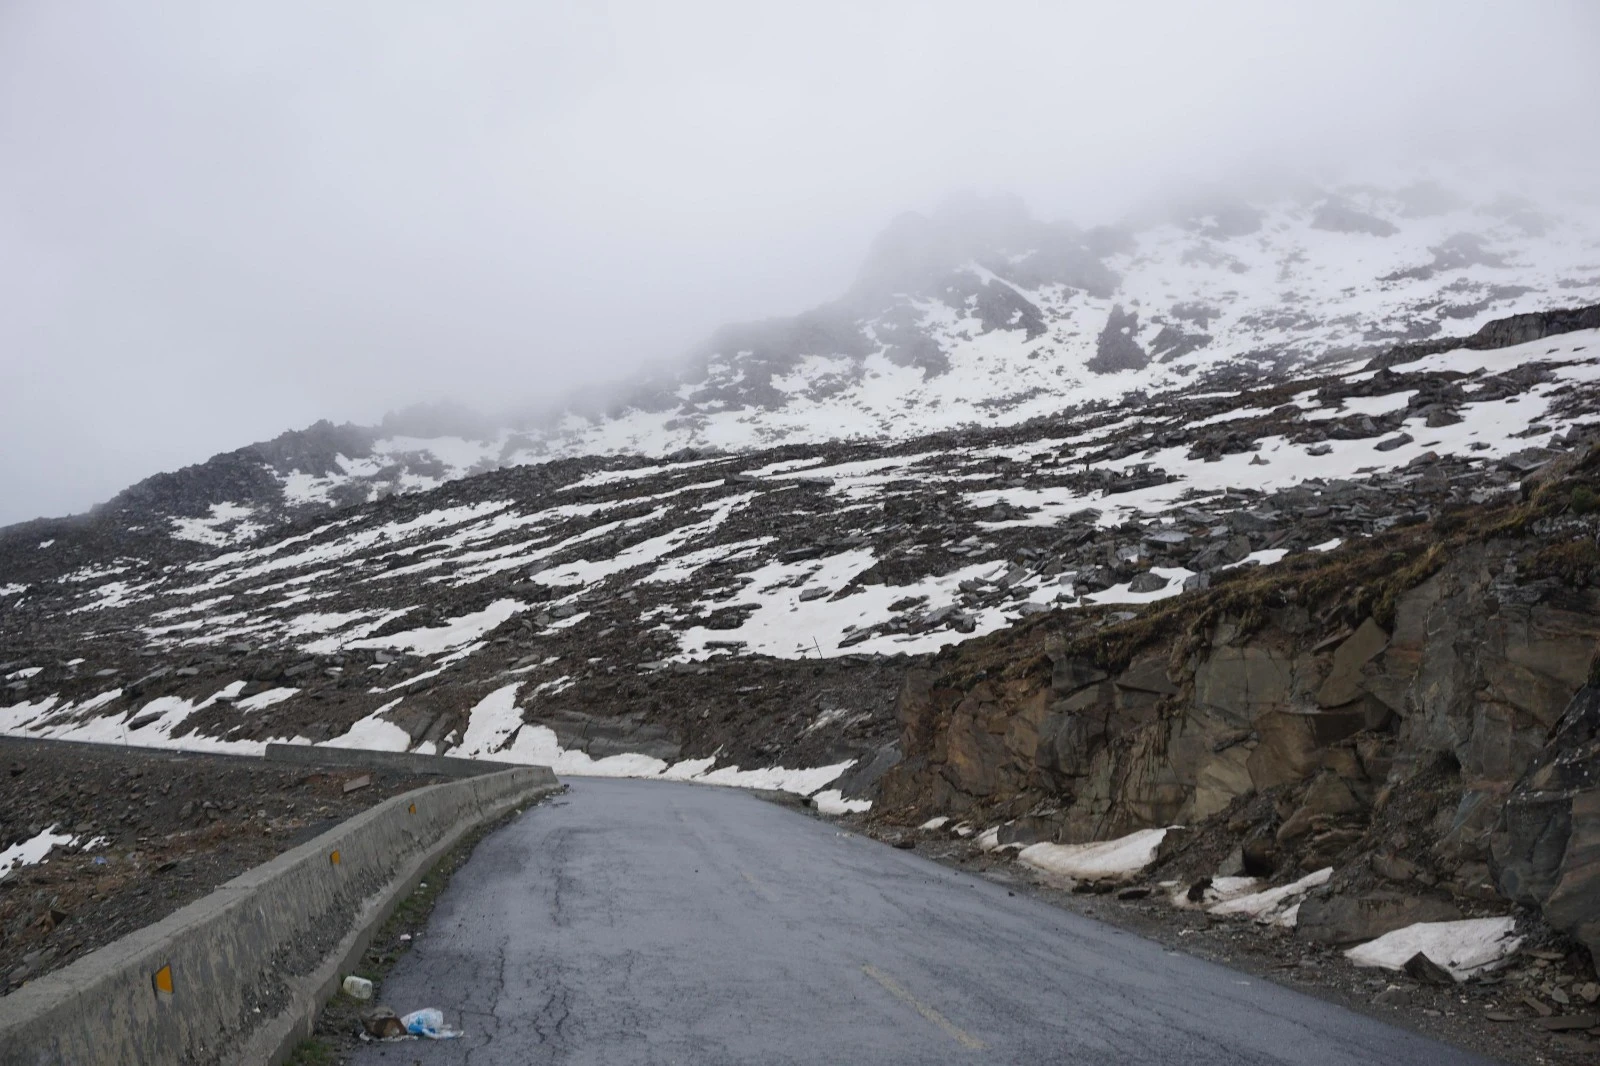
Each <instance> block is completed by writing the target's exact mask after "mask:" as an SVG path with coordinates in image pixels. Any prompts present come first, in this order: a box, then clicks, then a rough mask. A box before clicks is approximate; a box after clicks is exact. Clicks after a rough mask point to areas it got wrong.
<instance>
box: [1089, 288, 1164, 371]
mask: <svg viewBox="0 0 1600 1066" xmlns="http://www.w3.org/2000/svg"><path fill="white" fill-rule="evenodd" d="M1138 332H1139V315H1138V313H1137V312H1134V311H1124V310H1123V309H1122V305H1121V304H1116V305H1114V306H1113V307H1112V308H1111V314H1110V315H1109V316H1108V317H1107V318H1106V325H1105V328H1104V329H1102V330H1101V331H1100V339H1099V340H1098V341H1097V342H1096V343H1095V354H1094V358H1092V359H1090V360H1089V363H1088V366H1089V369H1090V370H1092V371H1094V372H1095V373H1096V374H1114V373H1116V372H1117V371H1119V370H1142V369H1144V368H1145V367H1146V366H1149V365H1150V356H1149V355H1148V354H1147V353H1146V352H1145V350H1144V349H1143V348H1142V347H1140V345H1139V342H1138V341H1137V340H1135V339H1134V338H1135V337H1136V336H1137V335H1138Z"/></svg>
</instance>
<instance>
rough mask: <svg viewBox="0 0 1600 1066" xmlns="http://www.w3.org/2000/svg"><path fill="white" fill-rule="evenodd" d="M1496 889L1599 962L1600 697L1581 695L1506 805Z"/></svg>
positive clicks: (1592, 691) (1597, 692)
mask: <svg viewBox="0 0 1600 1066" xmlns="http://www.w3.org/2000/svg"><path fill="white" fill-rule="evenodd" d="M1492 853H1493V859H1494V862H1493V866H1494V874H1495V883H1496V885H1497V886H1498V887H1499V889H1500V891H1501V892H1503V893H1504V894H1505V895H1507V896H1509V897H1510V898H1512V899H1514V900H1517V901H1518V902H1519V903H1526V904H1528V905H1530V906H1538V907H1540V908H1542V909H1543V911H1544V914H1545V917H1546V918H1547V919H1548V920H1549V921H1550V924H1552V925H1554V926H1555V927H1557V928H1558V929H1562V930H1564V931H1566V932H1568V933H1571V934H1572V935H1573V936H1575V937H1577V938H1578V939H1579V940H1582V941H1583V942H1584V943H1585V944H1587V945H1588V947H1589V951H1590V952H1591V953H1592V954H1593V955H1594V956H1595V957H1596V958H1597V959H1600V689H1597V688H1594V687H1592V686H1588V687H1585V688H1584V689H1583V690H1582V691H1581V692H1579V693H1578V695H1577V696H1576V697H1574V698H1573V700H1572V703H1571V705H1570V706H1569V707H1568V708H1567V711H1566V713H1565V714H1564V715H1563V716H1562V718H1561V721H1560V723H1559V724H1558V725H1557V726H1556V729H1555V730H1554V731H1553V733H1552V734H1551V737H1550V740H1549V742H1548V743H1547V744H1546V745H1545V746H1544V748H1543V750H1541V751H1540V752H1539V754H1538V755H1537V757H1536V758H1535V759H1534V761H1533V764H1532V766H1531V767H1530V768H1529V770H1528V772H1527V774H1526V775H1525V776H1524V777H1523V778H1522V780H1521V781H1519V782H1518V783H1517V786H1516V789H1515V790H1514V791H1513V792H1512V793H1511V796H1510V798H1509V799H1508V800H1507V801H1506V804H1505V808H1504V810H1503V811H1502V812H1501V815H1500V822H1499V824H1498V825H1497V826H1496V829H1495V833H1494V836H1493V838H1492Z"/></svg>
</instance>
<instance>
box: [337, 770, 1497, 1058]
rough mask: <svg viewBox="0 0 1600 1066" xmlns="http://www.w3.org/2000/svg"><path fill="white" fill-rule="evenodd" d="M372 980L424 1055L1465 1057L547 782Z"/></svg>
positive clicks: (838, 832) (869, 850)
mask: <svg viewBox="0 0 1600 1066" xmlns="http://www.w3.org/2000/svg"><path fill="white" fill-rule="evenodd" d="M569 783H570V784H571V791H570V792H569V793H567V794H566V795H564V796H560V797H557V798H555V799H554V800H552V801H549V802H547V803H545V804H543V805H541V806H537V807H534V808H531V809H529V810H528V811H526V812H525V813H524V814H522V815H521V816H520V817H518V818H516V819H515V820H514V821H512V822H511V823H510V824H508V825H506V826H505V827H503V828H501V829H499V830H497V831H496V832H494V833H493V834H491V835H490V836H488V837H486V838H485V839H484V840H483V841H482V842H481V843H480V844H479V845H478V847H477V850H476V851H475V853H474V854H473V856H472V858H471V859H470V860H469V861H468V862H467V863H466V865H464V866H463V867H462V868H461V869H460V870H459V871H458V872H457V873H456V875H455V877H454V879H453V880H452V882H451V884H450V886H449V887H448V889H447V890H446V891H445V892H444V893H443V895H442V896H441V898H440V901H439V904H438V906H437V908H436V909H435V911H434V913H433V916H432V918H431V920H430V922H429V925H428V927H427V929H426V931H425V932H424V933H423V934H422V935H421V936H419V937H418V938H417V941H416V942H415V944H414V946H413V949H412V950H411V951H410V952H408V953H407V954H406V955H405V956H403V957H402V959H401V960H400V962H399V963H398V964H397V965H396V967H395V969H394V970H393V972H392V973H391V974H390V976H389V978H388V979H387V980H386V982H385V984H384V988H383V999H384V1001H385V1002H386V1003H388V1004H389V1005H391V1006H393V1007H394V1008H395V1009H396V1010H398V1011H400V1012H401V1013H405V1012H406V1011H409V1010H413V1009H416V1008H419V1007H425V1006H432V1007H440V1008H442V1009H443V1010H444V1012H445V1017H446V1019H447V1021H448V1022H449V1023H451V1024H454V1025H458V1026H460V1027H462V1028H463V1029H464V1030H465V1036H464V1037H463V1038H462V1039H459V1040H450V1041H426V1040H422V1041H416V1042H404V1043H385V1044H369V1045H366V1046H363V1047H361V1048H360V1049H358V1050H357V1051H356V1053H355V1056H354V1058H353V1060H352V1061H353V1062H355V1063H358V1064H361V1066H379V1064H382V1066H394V1064H404V1066H412V1064H413V1063H419V1062H420V1063H423V1064H427V1066H431V1064H434V1063H440V1064H467V1063H473V1064H506V1066H515V1064H525V1063H526V1064H535V1063H564V1064H565V1063H572V1064H591V1063H592V1064H597V1066H598V1064H612V1066H615V1064H620V1063H661V1064H667V1063H682V1064H686V1066H711V1064H725V1063H726V1064H741V1066H746V1064H789V1063H841V1064H852V1066H872V1064H889V1063H895V1064H899V1063H962V1062H972V1063H995V1062H1000V1063H1029V1064H1032V1063H1073V1064H1083V1066H1089V1064H1112V1063H1115V1064H1130V1066H1132V1064H1145V1063H1150V1064H1156V1063H1161V1064H1169V1063H1181V1064H1184V1066H1211V1064H1217V1066H1221V1064H1227V1066H1246V1064H1258V1063H1259V1064H1266V1063H1294V1064H1297V1066H1354V1064H1358V1063H1361V1064H1365V1063H1373V1062H1389V1063H1420V1064H1435V1063H1436V1064H1439V1066H1445V1064H1450V1066H1472V1064H1486V1063H1488V1062H1489V1060H1487V1059H1481V1058H1476V1057H1474V1056H1472V1055H1469V1054H1467V1053H1465V1052H1462V1051H1460V1050H1457V1049H1454V1048H1450V1047H1447V1046H1445V1045H1443V1044H1439V1043H1436V1042H1434V1041H1431V1040H1428V1039H1426V1038H1424V1037H1422V1036H1419V1035H1417V1034H1415V1033H1412V1032H1409V1031H1407V1030H1403V1029H1399V1028H1395V1027H1392V1026H1388V1025H1385V1024H1383V1023H1382V1022H1379V1021H1375V1020H1373V1019H1371V1018H1367V1017H1364V1016H1362V1015H1360V1014H1357V1013H1354V1012H1351V1011H1349V1010H1346V1009H1344V1008H1342V1007H1339V1006H1337V1005H1334V1004H1330V1003H1326V1002H1323V1001H1321V1000H1318V999H1314V998H1311V997H1308V996H1305V995H1301V994H1299V993H1297V992H1294V991H1292V990H1290V989H1287V988H1283V987H1280V986H1278V985H1275V984H1272V983H1270V982H1267V981H1263V980H1261V979H1259V978H1256V977H1254V976H1250V975H1248V974H1245V973H1241V972H1236V971H1233V970H1229V969H1226V968H1223V967H1220V966H1217V965H1214V964H1212V963H1208V962H1205V961H1202V960H1199V959H1195V958H1192V957H1189V956H1186V955H1182V954H1178V953H1174V952H1171V951H1169V950H1167V949H1166V948H1164V947H1163V946H1162V945H1160V944H1157V943H1154V942H1152V941H1148V940H1144V939H1141V938H1140V937H1138V936H1136V935H1134V934H1132V933H1127V932H1123V931H1120V930H1117V929H1114V928H1112V927H1110V926H1107V925H1103V924H1100V923H1098V922H1095V921H1092V920H1089V919H1086V918H1083V917H1080V916H1077V915H1074V914H1071V913H1068V912H1066V911H1064V910H1061V909H1059V908H1056V907H1052V906H1050V905H1048V904H1046V903H1044V902H1042V901H1039V900H1035V899H1031V898H1028V897H1027V896H1025V895H1012V894H1011V893H1010V892H1009V891H1008V890H1007V889H1006V888H1005V886H1004V885H1001V884H998V883H994V882H990V881H987V880H984V879H982V878H979V877H974V876H971V875H968V874H965V873H962V872H960V871H956V870H951V869H948V868H946V867H944V866H941V865H939V864H937V863H934V862H932V861H929V860H927V859H924V858H921V857H918V856H917V855H915V854H914V853H911V852H906V851H899V850H895V849H892V848H890V847H887V846H885V845H883V844H881V843H878V842H876V841H873V840H869V839H865V838H863V837H861V836H859V835H856V834H853V833H850V832H848V831H845V830H843V829H841V828H839V827H837V826H835V825H832V824H830V823H828V822H824V821H821V820H818V819H815V818H811V817H808V816H806V815H804V814H801V813H799V812H796V811H792V810H787V809H784V808H783V807H780V806H778V805H775V804H772V803H769V802H766V801H764V800H762V799H760V798H758V797H755V796H752V795H750V794H747V793H743V792H740V791H738V790H734V789H726V788H715V787H706V786H700V785H686V784H671V783H663V782H654V781H633V780H601V779H583V778H577V779H569Z"/></svg>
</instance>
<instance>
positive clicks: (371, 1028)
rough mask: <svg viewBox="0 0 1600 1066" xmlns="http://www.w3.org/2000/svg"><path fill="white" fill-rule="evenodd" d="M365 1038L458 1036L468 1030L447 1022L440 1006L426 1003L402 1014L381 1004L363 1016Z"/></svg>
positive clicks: (400, 1038) (432, 1038)
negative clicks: (424, 1005)
mask: <svg viewBox="0 0 1600 1066" xmlns="http://www.w3.org/2000/svg"><path fill="white" fill-rule="evenodd" d="M361 1028H362V1030H363V1032H362V1039H363V1040H415V1039H417V1038H418V1037H426V1038H427V1039H429V1040H455V1039H457V1038H458V1037H460V1036H463V1035H464V1034H463V1033H462V1031H461V1030H460V1029H452V1028H451V1027H450V1026H448V1025H446V1024H445V1023H444V1012H443V1011H441V1010H440V1009H439V1008H437V1007H423V1008H422V1009H421V1010H414V1011H412V1012H411V1013H410V1014H407V1015H405V1016H404V1017H401V1016H399V1015H397V1014H395V1012H394V1011H393V1010H392V1009H391V1008H389V1007H378V1008H376V1009H374V1010H373V1011H372V1012H371V1013H370V1014H364V1015H362V1016H361Z"/></svg>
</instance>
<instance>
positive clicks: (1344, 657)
mask: <svg viewBox="0 0 1600 1066" xmlns="http://www.w3.org/2000/svg"><path fill="white" fill-rule="evenodd" d="M1388 646H1389V634H1387V633H1385V632H1384V631H1383V629H1382V627H1380V626H1379V625H1378V623H1376V622H1374V621H1373V620H1372V619H1370V618H1368V619H1367V620H1366V621H1365V622H1362V623H1361V626H1360V627H1359V628H1358V629H1357V630H1356V631H1355V632H1354V633H1352V634H1350V636H1349V637H1347V638H1346V639H1345V641H1344V642H1343V643H1342V644H1340V645H1339V647H1338V648H1337V649H1335V651H1334V653H1333V669H1331V670H1329V671H1328V676H1327V677H1326V678H1325V679H1324V680H1323V682H1322V687H1321V688H1319V689H1318V690H1317V702H1318V703H1319V704H1321V705H1322V706H1324V707H1341V706H1343V705H1344V704H1347V703H1352V702H1354V701H1355V700H1357V699H1359V698H1360V696H1361V694H1362V692H1363V688H1362V684H1361V668H1362V667H1363V666H1365V665H1366V664H1367V663H1369V662H1371V661H1372V660H1373V659H1376V658H1377V657H1378V656H1379V655H1380V654H1382V652H1383V649H1384V648H1386V647H1388Z"/></svg>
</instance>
